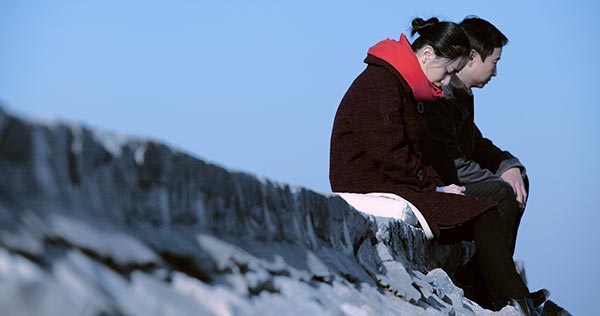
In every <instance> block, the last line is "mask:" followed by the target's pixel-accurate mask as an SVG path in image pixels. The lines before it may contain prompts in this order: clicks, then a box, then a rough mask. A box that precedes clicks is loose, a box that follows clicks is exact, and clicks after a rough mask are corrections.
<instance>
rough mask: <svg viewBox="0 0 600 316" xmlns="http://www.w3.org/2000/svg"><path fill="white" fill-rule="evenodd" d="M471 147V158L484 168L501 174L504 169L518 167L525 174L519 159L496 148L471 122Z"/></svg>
mask: <svg viewBox="0 0 600 316" xmlns="http://www.w3.org/2000/svg"><path fill="white" fill-rule="evenodd" d="M473 127H474V128H473V142H474V144H475V147H474V149H473V156H472V159H473V160H475V161H478V162H479V163H480V164H481V166H482V167H483V168H485V169H488V170H491V171H492V172H494V173H495V174H497V175H501V174H502V173H503V172H504V171H506V170H508V169H510V168H513V167H518V168H519V169H521V173H522V174H525V166H523V164H521V162H520V161H519V159H517V158H516V157H515V156H513V155H512V154H511V153H510V152H508V151H503V150H501V149H500V148H498V147H497V146H496V145H494V143H492V141H491V140H489V139H487V138H485V137H483V135H482V134H481V131H480V130H479V128H478V127H477V125H475V124H473Z"/></svg>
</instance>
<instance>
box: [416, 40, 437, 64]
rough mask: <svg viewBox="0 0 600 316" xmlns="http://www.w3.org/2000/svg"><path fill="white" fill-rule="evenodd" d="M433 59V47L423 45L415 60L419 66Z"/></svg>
mask: <svg viewBox="0 0 600 316" xmlns="http://www.w3.org/2000/svg"><path fill="white" fill-rule="evenodd" d="M435 57H436V55H435V51H434V50H433V47H431V45H425V46H423V47H421V49H419V51H418V52H417V58H418V59H419V62H420V63H421V64H425V63H428V62H430V61H432V60H434V59H435Z"/></svg>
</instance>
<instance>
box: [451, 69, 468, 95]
mask: <svg viewBox="0 0 600 316" xmlns="http://www.w3.org/2000/svg"><path fill="white" fill-rule="evenodd" d="M467 78H468V76H465V74H464V73H463V72H462V71H459V72H458V73H457V74H456V78H454V80H452V84H453V86H454V87H456V88H459V89H462V90H464V91H465V92H467V93H468V94H473V90H471V85H470V84H469V80H468V79H467Z"/></svg>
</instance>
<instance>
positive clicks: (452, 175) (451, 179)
mask: <svg viewBox="0 0 600 316" xmlns="http://www.w3.org/2000/svg"><path fill="white" fill-rule="evenodd" d="M460 26H461V27H462V28H463V30H464V31H465V33H467V35H468V36H469V40H470V42H471V46H472V48H473V49H472V50H471V54H470V56H469V61H468V63H467V65H466V66H465V67H464V68H463V69H462V70H460V71H459V72H458V73H457V74H455V75H453V76H452V77H451V79H450V83H449V85H448V86H445V87H444V99H443V100H442V101H439V102H438V103H437V104H432V105H430V106H429V107H428V108H427V110H426V111H425V115H426V118H427V124H428V128H429V138H428V139H427V141H426V146H425V152H424V155H423V157H424V158H425V159H426V161H427V162H429V163H430V164H431V165H433V167H434V169H436V171H438V173H439V174H440V175H441V176H442V179H443V181H444V182H445V184H451V183H456V184H459V185H463V186H465V188H466V190H465V192H464V193H465V195H466V196H475V197H482V198H486V199H490V200H493V201H495V202H496V203H497V204H498V211H499V212H500V217H501V218H500V219H501V221H502V223H501V224H502V226H503V227H504V231H505V234H506V236H507V237H508V239H509V240H510V241H509V246H510V247H511V249H512V251H513V252H514V248H515V243H516V236H517V229H518V226H519V223H520V220H521V217H522V215H523V211H524V209H525V204H526V202H527V194H528V180H527V177H526V176H525V166H524V165H523V164H522V163H521V162H520V161H519V160H518V159H517V158H516V157H514V156H513V155H511V154H510V153H509V152H508V151H503V150H501V149H499V148H498V147H496V146H495V145H494V144H493V143H492V142H491V141H490V140H489V139H487V138H484V137H483V136H482V134H481V132H480V131H479V128H478V127H477V125H476V124H475V122H474V111H473V110H474V99H473V93H472V88H474V87H477V88H483V87H484V86H485V85H486V84H487V83H488V82H489V81H490V79H491V78H492V77H494V76H496V65H497V63H498V61H499V60H500V57H501V55H502V47H503V46H505V45H506V43H507V42H508V39H507V38H506V36H504V34H502V33H501V32H500V31H499V30H498V29H497V28H496V27H495V26H494V25H492V24H491V23H489V22H488V21H485V20H483V19H480V18H477V17H467V18H465V19H464V20H463V21H462V22H461V23H460ZM478 276H479V267H478V266H477V263H476V262H474V261H472V262H469V263H468V264H467V266H466V267H465V268H464V269H463V270H462V271H461V272H459V273H457V274H456V275H455V276H454V278H455V281H456V282H457V283H459V285H462V286H463V287H464V290H465V295H467V296H468V297H471V298H472V299H474V300H475V301H476V302H478V303H480V305H482V306H484V307H488V308H489V307H491V306H489V303H490V302H489V298H488V297H487V295H482V293H487V290H485V285H484V284H481V283H482V282H481V281H480V278H479V277H478Z"/></svg>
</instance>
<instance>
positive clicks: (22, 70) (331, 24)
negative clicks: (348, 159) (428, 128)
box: [0, 0, 600, 315]
mask: <svg viewBox="0 0 600 316" xmlns="http://www.w3.org/2000/svg"><path fill="white" fill-rule="evenodd" d="M599 13H600V5H599V4H597V2H594V1H580V0H575V1H568V2H564V1H527V2H526V1H513V0H509V1H503V2H497V3H494V4H490V3H488V2H485V1H427V2H421V1H413V3H406V1H377V2H373V1H371V2H367V1H314V0H307V1H296V2H289V1H286V2H285V3H283V2H276V1H263V0H258V1H236V0H228V1H183V0H174V1H168V2H167V1H148V0H146V1H139V0H131V1H116V0H106V1H67V0H55V1H2V2H0V43H2V54H1V55H0V100H1V101H2V103H3V104H4V105H6V106H8V107H9V109H10V110H12V111H14V112H19V113H23V114H26V115H31V116H51V117H62V118H65V119H69V120H73V121H83V122H84V123H86V124H88V125H91V126H96V127H101V128H106V129H110V130H116V131H121V132H126V133H130V134H133V135H137V136H145V137H151V138H155V139H157V140H160V141H165V142H168V143H170V144H172V145H174V146H177V147H178V148H181V149H183V150H186V151H188V152H190V153H192V154H194V155H196V156H198V157H200V158H203V159H207V160H209V161H212V162H216V163H218V164H221V165H223V166H225V167H227V168H230V169H238V170H244V171H248V172H251V173H255V174H258V175H262V176H266V177H269V178H271V179H274V180H277V181H281V182H285V183H290V184H293V185H301V186H305V187H308V188H311V189H313V190H315V191H321V192H329V184H328V163H329V136H330V132H331V126H332V122H333V117H334V115H335V110H336V108H337V105H338V104H339V101H340V99H341V97H342V96H343V94H344V92H345V91H346V89H347V88H348V86H349V85H350V83H351V82H352V81H353V80H354V78H355V77H356V76H357V75H358V74H359V73H360V72H361V71H362V69H364V67H365V66H364V64H363V62H362V60H363V59H364V57H365V53H366V51H367V49H368V47H370V46H371V45H373V44H374V43H376V42H377V41H379V40H381V39H384V38H387V37H392V38H397V37H398V36H399V34H400V33H401V32H408V30H409V26H410V21H411V19H412V18H414V17H417V16H420V17H430V16H438V17H441V18H443V19H448V20H454V21H460V20H461V19H462V18H463V17H465V16H466V15H470V14H475V15H478V16H480V17H482V18H485V19H488V20H489V21H491V22H492V23H494V24H495V25H496V26H497V27H498V28H499V29H500V30H502V31H503V32H504V33H505V34H506V35H507V37H508V38H509V40H510V42H509V44H508V46H506V47H505V49H504V52H503V56H502V60H501V62H500V63H499V66H498V76H497V77H495V78H494V79H492V81H491V82H490V83H489V84H488V85H487V86H486V88H485V89H482V90H476V91H475V93H476V121H477V123H478V124H479V126H480V128H481V130H482V132H483V133H484V135H485V136H487V137H489V138H491V139H492V140H493V141H494V142H495V143H496V144H497V145H498V146H500V147H502V148H505V149H508V150H510V151H511V152H512V153H513V154H515V155H516V156H517V157H519V158H520V159H521V160H522V161H523V162H524V163H525V165H526V166H527V168H528V173H529V176H530V179H531V185H532V189H531V192H530V200H529V203H528V208H527V214H526V216H525V218H524V222H523V223H522V226H521V229H520V235H519V240H518V247H517V255H516V257H518V258H522V259H524V260H525V262H526V268H527V275H528V278H529V282H530V285H531V288H532V289H537V288H540V287H547V288H549V289H550V290H551V291H552V292H553V294H552V298H553V299H554V300H555V301H556V302H558V303H559V304H562V305H564V306H565V307H567V308H568V309H569V310H570V311H571V312H572V313H573V314H575V315H597V314H600V307H598V304H592V302H593V300H594V299H595V295H594V293H595V292H596V291H595V284H597V283H598V282H599V281H600V272H599V269H598V267H599V266H600V246H599V245H600V237H599V235H598V234H597V233H595V231H596V230H597V227H596V224H597V223H600V207H599V205H600V194H598V193H597V192H596V191H597V187H598V181H597V179H598V178H599V176H600V170H599V167H598V163H597V157H598V156H599V155H600V141H599V140H598V136H600V128H599V127H598V123H597V120H598V117H599V114H600V110H599V109H598V106H599V105H600V103H599V102H598V100H597V97H596V96H595V92H597V91H598V89H597V86H598V84H597V80H598V77H597V75H598V74H600V62H599V58H598V57H597V55H598V51H599V48H600V44H599V43H598V39H599V38H600V27H599V26H598V24H597V23H596V22H594V21H595V20H597V17H598V14H599ZM593 305H595V306H593Z"/></svg>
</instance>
